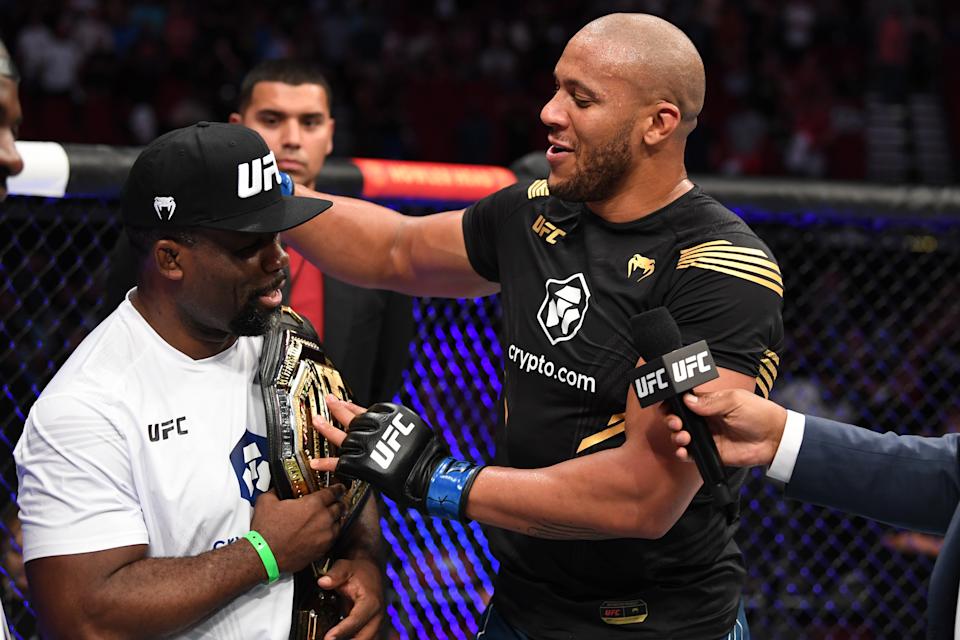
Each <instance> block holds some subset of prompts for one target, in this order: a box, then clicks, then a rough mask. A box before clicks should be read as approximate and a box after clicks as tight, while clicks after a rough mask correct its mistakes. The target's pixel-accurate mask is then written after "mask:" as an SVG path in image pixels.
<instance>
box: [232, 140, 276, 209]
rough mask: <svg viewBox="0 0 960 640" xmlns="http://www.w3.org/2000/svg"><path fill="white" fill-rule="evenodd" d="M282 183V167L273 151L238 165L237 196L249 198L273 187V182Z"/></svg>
mask: <svg viewBox="0 0 960 640" xmlns="http://www.w3.org/2000/svg"><path fill="white" fill-rule="evenodd" d="M274 182H276V183H277V184H278V185H279V184H280V169H278V168H277V159H276V158H274V157H273V151H271V152H270V153H268V154H267V155H265V156H263V157H262V158H257V159H256V160H254V161H252V162H241V163H240V164H238V165H237V196H238V197H240V198H249V197H250V196H255V195H257V194H258V193H261V192H263V191H270V189H273V183H274Z"/></svg>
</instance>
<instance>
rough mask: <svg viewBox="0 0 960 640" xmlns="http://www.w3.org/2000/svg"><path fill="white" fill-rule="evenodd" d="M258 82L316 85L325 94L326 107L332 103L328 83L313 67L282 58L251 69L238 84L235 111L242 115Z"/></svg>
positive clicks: (267, 61) (298, 61) (299, 61)
mask: <svg viewBox="0 0 960 640" xmlns="http://www.w3.org/2000/svg"><path fill="white" fill-rule="evenodd" d="M260 82H282V83H284V84H290V85H293V86H297V85H301V84H318V85H320V86H321V87H323V90H324V91H326V92H327V107H328V108H329V107H330V106H331V104H332V102H333V92H331V90H330V83H329V82H327V78H326V77H325V76H324V75H323V73H321V71H320V69H318V68H317V67H316V66H315V65H313V64H311V63H309V62H304V61H302V60H291V59H289V58H282V59H279V60H265V61H263V62H261V63H260V64H258V65H257V66H255V67H254V68H253V69H251V70H250V71H249V72H248V73H247V75H246V76H244V78H243V82H241V83H240V95H239V96H238V98H237V111H238V112H240V113H243V111H244V109H246V108H247V107H248V106H249V105H250V99H251V98H252V97H253V88H254V87H255V86H257V84H258V83H260Z"/></svg>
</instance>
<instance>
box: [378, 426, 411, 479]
mask: <svg viewBox="0 0 960 640" xmlns="http://www.w3.org/2000/svg"><path fill="white" fill-rule="evenodd" d="M411 431H413V423H412V422H411V423H410V424H403V422H402V421H401V418H400V414H399V413H398V414H396V415H395V416H393V421H391V422H390V425H389V426H388V427H387V430H386V431H384V432H383V435H382V436H380V440H378V441H377V446H376V447H375V448H374V450H373V451H371V452H370V457H371V458H373V461H374V462H376V463H377V464H378V465H380V468H381V469H383V470H384V471H386V470H387V469H389V468H390V465H391V464H392V463H393V459H394V457H396V453H397V451H400V443H399V442H398V441H397V438H399V437H400V436H401V435H404V436H408V435H410V432H411Z"/></svg>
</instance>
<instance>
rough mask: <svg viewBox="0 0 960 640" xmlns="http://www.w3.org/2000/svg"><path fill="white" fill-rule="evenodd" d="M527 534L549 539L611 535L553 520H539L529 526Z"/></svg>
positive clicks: (582, 538) (598, 538)
mask: <svg viewBox="0 0 960 640" xmlns="http://www.w3.org/2000/svg"><path fill="white" fill-rule="evenodd" d="M527 535H529V536H533V537H535V538H546V539H548V540H604V539H607V538H610V537H611V536H609V535H606V534H604V533H601V532H600V531H597V530H596V529H591V528H589V527H574V526H571V525H566V524H555V523H552V522H538V523H536V524H535V525H533V526H531V527H528V528H527Z"/></svg>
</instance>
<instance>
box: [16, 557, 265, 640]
mask: <svg viewBox="0 0 960 640" xmlns="http://www.w3.org/2000/svg"><path fill="white" fill-rule="evenodd" d="M146 552H147V547H146V545H135V546H129V547H119V548H116V549H109V550H107V551H98V552H95V553H81V554H75V555H65V556H51V557H47V558H38V559H36V560H31V561H30V562H27V564H26V569H27V580H28V581H29V583H30V591H31V594H32V596H33V602H34V604H35V605H36V607H37V613H38V618H39V620H40V621H41V626H42V627H43V630H44V637H45V638H81V639H82V638H98V639H99V638H103V639H112V638H153V637H159V636H163V635H167V634H170V633H174V632H176V631H179V630H182V629H184V628H186V627H188V626H190V625H192V624H194V623H196V622H198V621H199V620H200V619H201V618H203V617H204V616H206V615H208V614H210V613H211V612H213V611H215V610H216V609H218V608H220V607H222V606H223V605H225V604H226V603H227V602H229V601H230V600H233V599H234V598H236V597H237V596H239V595H240V594H242V593H243V592H245V591H247V590H248V589H250V588H251V587H253V586H254V585H256V584H257V583H259V582H263V581H264V580H265V579H266V572H265V570H264V568H263V564H262V563H261V562H260V558H259V557H258V556H257V552H256V551H254V549H253V546H251V545H250V543H248V542H247V541H245V540H241V541H239V542H238V543H234V544H231V545H227V546H225V547H221V548H220V549H216V550H213V551H208V552H206V553H203V554H201V555H199V556H193V557H189V558H147V557H146Z"/></svg>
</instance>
